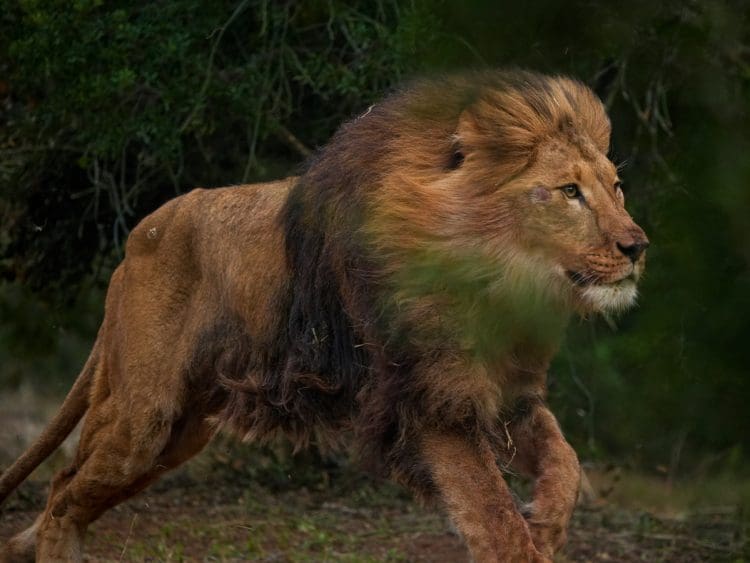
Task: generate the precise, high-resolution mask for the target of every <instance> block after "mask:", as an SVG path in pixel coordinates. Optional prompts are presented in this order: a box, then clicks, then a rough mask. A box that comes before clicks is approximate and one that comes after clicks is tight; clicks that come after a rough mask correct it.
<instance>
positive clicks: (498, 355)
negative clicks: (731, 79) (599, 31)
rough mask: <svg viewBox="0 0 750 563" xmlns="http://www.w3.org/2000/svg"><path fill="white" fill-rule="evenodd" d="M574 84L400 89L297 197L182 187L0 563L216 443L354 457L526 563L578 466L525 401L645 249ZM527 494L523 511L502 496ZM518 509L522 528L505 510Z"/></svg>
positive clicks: (22, 469)
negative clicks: (338, 447) (39, 508)
mask: <svg viewBox="0 0 750 563" xmlns="http://www.w3.org/2000/svg"><path fill="white" fill-rule="evenodd" d="M609 133H610V126H609V121H608V119H607V116H606V114H605V111H604V108H603V106H602V104H601V103H600V101H599V100H598V99H597V98H596V96H595V95H594V94H593V93H592V92H591V91H590V90H589V89H588V88H587V87H585V86H584V85H583V84H581V83H579V82H576V81H574V80H570V79H567V78H561V77H546V76H542V75H539V74H534V73H529V72H486V73H479V74H471V75H465V76H462V77H453V78H448V79H440V80H425V81H419V82H415V83H413V84H411V85H409V86H407V87H406V88H404V89H402V90H400V91H398V92H396V93H395V94H393V95H391V96H390V97H388V98H387V99H386V100H385V101H383V102H382V103H380V104H377V105H375V106H373V107H372V108H370V109H369V110H368V111H367V112H366V113H364V114H363V115H361V116H360V117H358V118H356V119H354V120H353V121H351V122H349V123H347V124H345V125H343V126H342V127H341V129H339V131H338V132H337V133H336V134H335V135H334V137H333V139H332V140H331V142H330V143H329V144H328V145H327V146H326V147H324V148H323V149H322V150H320V151H319V152H318V154H317V155H316V156H315V157H314V158H313V159H312V161H311V162H310V163H309V165H308V167H307V170H306V172H305V173H304V175H302V176H301V177H300V178H297V179H288V180H283V181H279V182H275V183H270V184H260V185H252V186H240V187H233V188H224V189H215V190H195V191H193V192H191V193H189V194H187V195H185V196H182V197H179V198H177V199H175V200H173V201H171V202H169V203H167V204H166V205H164V206H163V207H161V208H160V209H158V210H157V211H155V212H154V213H153V214H151V215H150V216H148V217H146V218H145V219H144V220H143V221H142V222H141V223H140V224H139V225H138V226H137V227H136V228H135V229H134V230H133V232H132V234H131V235H130V238H129V239H128V243H127V247H126V258H125V260H124V261H123V263H122V264H121V265H120V266H119V267H118V268H117V269H116V270H115V272H114V274H113V275H112V280H111V283H110V287H109V292H108V294H107V300H106V312H105V318H104V322H103V324H102V327H101V329H100V331H99V335H98V337H97V340H96V343H95V345H94V348H93V351H92V353H91V356H90V358H89V360H88V362H87V363H86V365H85V367H84V368H83V371H82V373H81V375H80V377H79V378H78V381H77V382H76V383H75V385H74V386H73V389H72V390H71V392H70V393H69V395H68V397H67V398H66V399H65V402H64V403H63V406H62V408H61V410H60V413H59V414H58V415H57V416H56V417H55V418H54V420H53V421H52V423H51V424H50V426H49V427H48V428H47V429H46V430H45V431H44V433H43V434H42V436H41V438H40V439H39V440H38V441H37V442H36V443H35V444H34V445H33V446H32V447H31V448H30V449H29V450H28V451H27V452H26V453H25V454H24V455H23V456H22V457H21V458H20V459H19V460H18V461H17V462H16V463H15V464H14V465H13V466H11V467H10V468H9V469H8V470H7V471H6V472H5V473H4V474H3V476H2V479H0V500H2V499H3V498H5V497H6V496H7V495H8V494H9V493H10V492H11V491H12V490H13V489H14V488H15V487H16V486H17V485H18V484H19V483H20V482H21V481H22V480H23V479H24V478H25V477H26V476H27V475H28V474H29V473H30V472H31V470H32V469H33V468H34V467H36V466H37V465H38V464H39V463H40V462H41V461H42V460H43V459H44V458H46V457H47V456H48V455H49V454H50V452H51V451H52V450H53V449H54V448H55V447H57V446H58V445H59V444H60V442H61V441H62V440H63V438H64V437H65V436H66V435H67V434H68V433H69V432H70V431H71V430H72V428H73V427H74V426H75V424H76V423H77V422H78V421H79V420H80V419H81V417H83V415H84V414H86V419H85V423H84V426H83V431H82V433H81V439H80V445H79V449H78V453H77V456H76V459H75V461H74V463H73V465H72V466H71V467H70V468H69V469H67V470H65V471H62V472H61V473H59V474H58V475H57V476H56V477H55V479H54V481H53V483H52V490H51V492H50V495H49V500H48V502H47V507H46V509H45V510H44V512H43V513H42V514H41V516H40V517H39V518H38V519H37V520H36V522H35V523H34V525H33V526H32V527H31V528H29V529H28V530H26V531H25V532H22V533H20V534H19V535H17V536H15V537H14V538H13V539H12V540H10V542H9V543H8V544H7V545H6V547H5V551H4V552H3V554H4V558H5V559H6V560H8V559H10V560H16V559H23V558H30V557H32V556H33V554H34V553H36V556H37V558H38V559H40V560H45V561H48V560H80V558H81V542H82V537H83V534H84V530H85V528H86V526H87V525H88V524H89V523H90V522H91V521H93V520H94V519H96V518H97V517H98V516H99V515H100V514H101V513H102V512H103V511H104V510H106V509H107V508H109V507H111V506H113V505H115V504H117V503H118V502H121V501H122V500H124V499H126V498H128V497H129V496H131V495H133V494H135V493H136V492H138V491H140V490H141V489H143V488H144V487H146V486H147V485H148V484H149V483H151V482H152V481H154V480H155V479H157V478H158V477H159V476H160V475H161V474H163V473H164V472H165V471H167V470H169V469H171V468H173V467H175V466H177V465H178V464H180V463H182V462H183V461H185V460H186V459H188V458H189V457H191V456H192V455H194V454H195V453H196V452H198V451H199V450H200V449H201V448H203V446H205V445H206V443H207V442H208V441H209V440H210V439H211V437H212V436H213V435H214V433H215V432H216V431H217V429H218V428H220V427H223V426H225V427H229V428H231V429H233V430H234V431H236V432H238V433H239V434H240V435H242V436H243V437H244V438H246V439H251V440H266V439H269V438H270V437H272V436H274V435H276V434H279V433H280V434H284V435H286V436H287V437H289V438H290V439H291V440H292V441H293V442H294V443H295V444H297V445H299V446H304V445H306V444H307V443H308V442H310V441H311V440H316V441H319V442H325V443H336V442H338V439H339V437H340V436H341V435H342V433H343V432H342V431H345V434H346V435H348V436H353V437H354V441H355V443H356V444H357V445H358V447H359V449H360V450H361V453H363V454H366V455H367V456H368V458H369V459H370V460H373V461H376V462H377V463H378V464H379V465H380V466H381V467H382V469H383V470H384V471H386V472H387V473H388V474H389V475H390V476H391V477H393V478H395V479H397V480H399V481H400V482H402V483H405V484H406V485H408V486H409V487H411V489H412V490H414V491H415V492H416V493H417V494H419V495H421V496H423V497H428V498H429V497H436V498H438V499H440V500H441V501H442V502H443V503H444V505H445V507H446V508H447V511H448V512H449V514H450V516H451V517H452V518H453V521H454V522H455V525H456V527H457V528H458V530H459V531H460V532H461V534H462V535H463V537H464V539H465V541H466V544H467V546H468V548H469V551H470V552H471V554H472V556H473V557H474V559H475V560H476V561H481V562H489V561H547V560H549V558H550V557H551V556H552V554H553V553H554V551H555V550H557V549H558V548H559V547H560V546H561V545H562V544H563V543H564V541H565V530H566V527H567V524H568V521H569V518H570V516H571V512H572V510H573V505H574V502H575V499H576V495H577V491H578V483H579V467H578V462H577V459H576V455H575V453H574V452H573V450H572V449H571V448H570V446H569V445H568V444H567V443H566V441H565V439H564V438H563V436H562V434H561V432H560V429H559V427H558V425H557V422H556V420H555V418H554V417H553V415H552V414H551V413H550V411H549V410H548V409H547V407H546V406H545V404H544V396H545V372H546V369H547V366H548V364H549V361H550V358H551V356H552V355H553V353H554V351H555V348H556V345H557V341H558V340H559V338H560V335H561V333H562V330H563V328H564V326H565V322H566V320H567V318H568V316H569V315H570V314H571V312H575V311H578V312H581V313H587V312H595V311H602V312H608V311H612V310H619V309H623V308H625V307H627V306H629V305H630V304H632V303H633V301H634V299H635V296H636V289H635V286H636V281H637V279H638V277H639V275H640V273H641V271H642V269H643V265H644V249H645V248H646V246H647V245H648V241H647V239H646V237H645V235H644V233H643V231H642V230H641V229H640V228H639V227H638V226H637V225H636V224H635V223H634V222H633V221H632V219H631V218H630V216H629V215H628V213H627V212H626V211H625V208H624V206H623V195H622V191H621V190H620V187H619V180H618V178H617V171H616V169H615V167H614V166H613V165H612V163H611V162H610V161H609V160H608V159H607V157H606V153H607V149H608V145H609ZM501 465H502V466H509V467H513V468H515V469H516V470H517V471H519V472H522V473H525V474H527V475H530V476H531V477H533V478H534V479H535V487H534V493H533V500H532V502H531V503H529V504H528V505H527V506H525V507H524V508H523V509H522V510H519V509H518V508H517V507H516V505H515V504H514V500H513V497H512V495H511V493H510V491H509V489H508V487H507V485H506V483H505V481H504V480H503V475H502V471H501V469H500V467H501ZM522 513H523V515H522Z"/></svg>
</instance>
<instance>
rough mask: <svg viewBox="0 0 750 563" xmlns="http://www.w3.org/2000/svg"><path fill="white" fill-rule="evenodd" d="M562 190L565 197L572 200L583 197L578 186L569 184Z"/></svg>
mask: <svg viewBox="0 0 750 563" xmlns="http://www.w3.org/2000/svg"><path fill="white" fill-rule="evenodd" d="M561 189H562V191H563V193H564V194H565V197H569V198H570V199H574V198H577V197H579V196H580V195H581V190H580V189H578V186H577V185H576V184H568V185H567V186H563V187H562V188H561Z"/></svg>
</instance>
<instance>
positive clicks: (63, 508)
mask: <svg viewBox="0 0 750 563" xmlns="http://www.w3.org/2000/svg"><path fill="white" fill-rule="evenodd" d="M131 400H138V399H137V398H132V399H131ZM141 400H146V399H143V398H141ZM132 411H135V412H136V413H137V414H134V415H132V416H133V419H131V412H132ZM132 411H131V408H130V406H129V405H122V408H120V409H117V408H116V407H115V406H114V405H112V404H110V402H109V401H105V402H103V403H101V404H100V405H94V406H92V410H91V412H90V413H89V417H88V418H87V419H86V423H85V424H84V428H83V431H82V435H81V443H80V444H79V450H78V454H77V458H76V462H75V463H74V464H73V466H71V467H70V468H69V469H68V470H66V471H63V472H61V473H60V474H58V476H57V477H56V478H55V480H54V482H53V486H52V491H51V493H50V496H49V499H48V501H47V507H46V509H45V511H44V513H43V514H42V516H41V517H40V521H39V528H38V532H37V549H36V551H37V553H36V555H37V560H40V561H80V560H81V558H82V555H81V548H82V543H83V536H84V534H85V530H86V528H87V526H88V525H89V524H90V523H91V522H93V521H94V520H96V519H97V518H98V517H99V516H100V515H101V514H102V513H103V512H104V511H106V510H107V509H109V508H111V507H112V506H114V505H116V504H118V503H120V502H122V501H124V500H126V499H127V498H129V497H131V496H133V495H134V494H136V493H138V492H139V491H141V490H143V489H144V488H146V487H147V486H148V485H149V484H151V483H152V482H153V481H155V480H156V479H158V478H159V477H160V476H161V475H163V474H164V473H165V472H166V471H168V470H169V469H172V468H174V467H176V466H177V465H179V464H181V463H182V462H184V461H186V460H187V459H189V458H190V457H192V456H193V455H194V454H196V453H197V452H198V451H200V450H201V449H202V448H203V447H204V446H205V445H206V443H207V442H208V441H209V440H210V438H211V436H212V433H213V431H212V429H211V427H210V426H209V424H208V423H207V422H206V418H205V416H203V415H202V413H201V412H200V410H199V409H195V410H193V409H190V408H186V409H184V413H187V414H174V415H173V414H172V413H170V412H165V411H162V410H160V409H158V408H151V409H149V408H145V409H144V408H143V403H142V404H141V405H140V406H139V408H138V409H132ZM115 413H116V414H115ZM136 417H138V418H136Z"/></svg>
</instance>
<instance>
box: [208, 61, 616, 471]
mask: <svg viewBox="0 0 750 563" xmlns="http://www.w3.org/2000/svg"><path fill="white" fill-rule="evenodd" d="M462 123H463V129H462ZM566 129H567V130H569V134H570V136H573V137H574V136H575V135H576V134H582V135H585V136H586V137H587V138H589V139H592V140H593V141H594V142H595V143H596V145H597V146H598V148H599V149H600V150H606V146H607V144H608V142H609V141H608V139H609V122H608V120H607V118H606V115H605V114H604V112H603V111H602V109H601V104H600V103H599V102H598V100H596V99H595V98H594V97H593V95H592V94H591V92H590V91H589V90H588V89H587V88H585V87H584V86H582V85H581V84H579V83H577V82H574V81H571V80H569V79H564V78H549V77H545V76H541V75H537V74H534V73H528V72H505V73H497V72H492V73H476V74H471V75H465V76H462V77H454V78H449V79H445V78H443V79H440V80H422V81H417V82H414V83H412V84H410V85H408V86H406V87H405V88H403V89H402V90H399V91H397V92H395V93H393V94H392V95H391V96H390V97H388V98H387V99H386V100H385V101H383V102H382V103H379V104H377V105H375V106H372V107H371V108H369V109H368V110H367V111H366V112H364V113H363V114H362V115H360V116H358V117H357V118H355V119H353V120H352V121H350V122H348V123H346V124H345V125H343V126H342V127H341V128H340V129H339V130H338V132H337V133H336V134H335V135H334V137H333V138H332V140H331V141H330V142H329V143H328V144H327V145H326V146H325V147H323V148H322V149H321V150H319V151H318V152H317V154H316V155H315V156H314V157H313V158H312V159H311V160H310V162H309V163H308V164H307V167H306V170H305V171H304V173H303V174H302V175H301V176H300V178H299V179H298V180H297V182H296V184H295V185H294V187H293V188H292V190H291V192H290V195H289V197H288V200H287V202H286V204H285V205H284V207H283V209H282V211H281V213H280V215H279V219H278V220H279V225H280V227H281V228H282V229H283V232H284V237H285V253H286V261H287V266H288V269H289V272H290V278H289V282H288V285H287V286H285V287H283V288H280V289H279V290H278V295H277V304H278V307H277V313H278V314H277V318H276V319H275V321H274V323H273V326H274V328H273V331H274V337H273V338H272V339H271V340H272V341H274V342H275V345H274V346H273V348H272V349H271V350H270V351H269V350H266V351H264V352H263V353H259V352H257V351H256V350H254V347H253V343H252V342H250V341H249V339H248V338H247V337H246V336H243V331H242V328H241V326H240V325H239V324H238V323H233V322H232V321H231V320H227V321H226V323H225V326H223V327H220V328H219V329H218V330H220V331H221V332H222V334H224V338H225V340H227V346H226V350H225V351H224V352H222V355H221V358H212V359H210V363H213V364H216V363H217V362H218V363H219V364H220V365H221V366H222V367H221V369H220V370H219V371H220V372H221V373H222V375H223V377H224V383H225V386H226V389H227V393H228V395H229V398H228V401H227V406H226V408H225V410H224V411H223V413H222V414H221V419H222V420H223V421H224V422H225V423H227V424H228V425H230V426H232V427H233V428H235V429H236V430H238V431H239V432H240V433H241V434H245V435H247V436H248V437H251V438H254V439H257V438H260V439H263V438H267V437H270V436H272V435H274V433H275V431H276V430H277V429H281V430H282V431H283V432H284V433H286V434H287V435H288V436H290V437H291V438H292V440H293V441H294V442H295V443H296V444H297V445H298V446H303V445H306V444H307V443H309V442H310V441H317V442H319V443H325V442H335V441H336V438H335V436H337V435H339V434H340V430H342V429H351V430H352V431H353V433H354V435H355V436H356V437H357V443H358V444H359V445H360V448H361V449H362V450H363V452H364V453H366V454H367V457H368V459H371V460H376V461H377V462H380V463H381V464H383V465H384V466H385V467H387V468H388V469H390V470H395V471H397V472H399V473H402V474H405V473H406V474H408V475H411V476H416V477H415V479H417V480H418V477H419V474H420V470H419V468H414V467H409V463H410V459H411V457H410V455H409V451H408V448H409V447H414V446H415V444H414V443H413V440H410V439H409V437H410V434H411V432H412V430H413V429H414V425H417V424H419V425H423V426H424V425H433V426H434V427H438V428H439V427H445V426H453V427H456V426H461V427H462V429H463V430H465V431H469V432H471V431H475V430H479V428H477V425H481V424H491V423H492V422H491V421H492V417H493V416H495V415H496V413H492V414H486V413H482V412H478V411H481V410H482V409H483V408H484V407H483V406H482V405H483V404H484V403H486V402H488V401H485V399H484V398H483V397H481V394H482V393H489V392H490V391H485V390H483V389H478V390H477V389H471V390H469V389H470V388H471V386H472V385H473V383H472V382H471V381H460V380H456V379H447V380H446V381H438V380H436V379H435V378H425V377H418V376H416V375H415V373H418V372H420V370H421V372H424V371H425V370H427V371H429V364H430V363H431V362H434V363H437V362H445V361H446V358H447V361H456V362H459V361H460V358H461V354H462V352H461V351H460V350H459V349H458V346H457V344H456V342H455V338H453V336H455V335H453V334H451V333H450V331H448V332H447V333H445V334H443V333H440V335H438V336H434V337H431V336H430V335H429V334H428V335H427V338H426V340H425V339H424V338H422V336H424V335H425V330H424V327H435V326H436V325H439V324H440V321H439V318H440V311H439V308H438V307H437V306H436V305H435V302H434V301H431V300H430V299H429V298H427V297H425V298H424V299H422V297H424V296H421V295H419V294H412V295H411V296H408V297H404V296H400V295H399V291H400V289H401V288H399V287H397V285H398V284H394V279H398V274H399V273H400V272H403V271H404V269H405V268H407V267H408V265H409V262H410V261H412V260H413V259H414V258H415V256H416V255H417V253H418V252H420V251H421V250H423V249H425V248H428V249H429V248H431V247H433V246H435V247H440V245H441V244H443V243H444V241H445V240H446V239H450V242H451V244H453V245H454V246H455V244H456V241H457V240H458V241H459V246H460V242H461V240H471V239H472V237H473V238H474V239H476V240H481V239H483V237H485V236H488V234H489V232H490V231H492V230H497V229H501V228H502V225H499V224H498V221H503V220H505V221H509V220H512V210H511V211H509V213H508V215H506V216H503V215H500V217H499V218H498V217H497V216H486V217H485V218H484V222H483V223H481V222H480V223H479V224H476V225H474V226H473V228H474V232H472V233H465V232H459V233H456V232H453V231H450V228H451V227H450V225H451V218H452V217H454V216H460V215H461V214H463V213H466V212H467V209H469V208H472V206H477V205H479V204H478V203H477V201H476V199H474V200H472V198H471V197H470V196H469V195H467V194H462V193H461V192H460V190H458V189H454V190H449V189H448V186H445V185H443V184H441V181H443V180H442V179H443V178H444V177H445V176H446V174H447V173H449V172H450V171H451V170H452V169H454V168H456V167H458V166H461V165H462V164H463V159H464V155H463V154H462V152H461V142H462V141H463V140H467V139H468V140H470V141H471V142H472V143H473V144H474V145H475V146H481V147H483V148H484V150H483V155H484V157H483V158H485V160H484V161H483V162H479V163H473V168H474V170H475V173H476V174H478V175H483V176H484V177H487V176H490V175H493V176H494V178H493V182H494V183H496V184H501V183H502V182H503V181H506V180H507V179H509V178H511V177H513V176H514V175H516V174H518V173H519V172H520V171H522V170H523V169H524V167H525V166H527V165H528V164H529V162H531V160H532V159H533V158H534V147H535V146H536V145H537V144H538V143H539V142H540V140H542V139H544V138H545V137H546V136H550V135H552V134H556V133H557V132H559V131H562V130H566ZM436 186H437V187H442V190H441V189H437V188H436ZM474 211H475V212H476V214H477V216H479V217H482V210H481V209H479V208H476V209H474ZM462 237H463V239H462ZM471 275H472V273H471V272H470V271H469V272H468V273H467V276H468V277H471ZM425 293H429V291H428V292H425ZM436 319H438V320H436ZM227 335H232V336H231V337H230V338H228V339H227ZM238 335H239V336H238ZM207 341H216V335H215V334H212V335H208V336H207ZM426 343H428V344H426ZM427 345H429V346H430V349H425V346H427ZM417 367H419V368H420V369H416V368H417ZM258 373H261V374H262V376H260V377H259V376H258ZM438 388H440V389H438ZM522 399H523V401H528V400H534V398H533V397H526V398H522ZM523 401H521V402H523ZM489 402H491V401H489ZM506 406H507V407H508V408H510V406H508V405H506ZM513 408H519V407H518V405H515V406H514V407H513ZM481 430H482V431H485V432H487V431H489V432H493V431H495V430H494V429H493V428H482V429H481ZM411 480H413V479H411Z"/></svg>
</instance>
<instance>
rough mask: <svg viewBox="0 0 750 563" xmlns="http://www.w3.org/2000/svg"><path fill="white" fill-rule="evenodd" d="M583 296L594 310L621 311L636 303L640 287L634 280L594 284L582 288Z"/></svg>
mask: <svg viewBox="0 0 750 563" xmlns="http://www.w3.org/2000/svg"><path fill="white" fill-rule="evenodd" d="M581 297H582V298H583V300H584V301H585V302H586V303H588V304H589V305H590V306H591V308H592V309H593V310H594V311H597V312H600V313H619V312H621V311H624V310H625V309H628V308H630V307H632V306H633V305H635V301H636V299H637V298H638V288H637V287H636V285H635V282H634V281H633V280H624V281H621V282H619V283H615V284H607V285H596V284H592V285H587V286H586V287H584V288H583V289H582V290H581Z"/></svg>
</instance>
